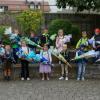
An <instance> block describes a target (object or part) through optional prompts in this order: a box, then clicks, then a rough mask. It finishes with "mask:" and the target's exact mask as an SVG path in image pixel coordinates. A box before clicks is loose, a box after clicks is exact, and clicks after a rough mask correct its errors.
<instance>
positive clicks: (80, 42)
mask: <svg viewBox="0 0 100 100" xmlns="http://www.w3.org/2000/svg"><path fill="white" fill-rule="evenodd" d="M87 40H88V38H87V37H86V38H83V37H82V38H81V39H80V40H79V41H78V43H77V45H76V48H79V47H80V46H81V45H82V44H86V42H87Z"/></svg>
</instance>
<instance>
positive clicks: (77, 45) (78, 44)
mask: <svg viewBox="0 0 100 100" xmlns="http://www.w3.org/2000/svg"><path fill="white" fill-rule="evenodd" d="M80 44H81V39H80V40H79V41H78V43H77V44H76V49H78V48H79V46H80Z"/></svg>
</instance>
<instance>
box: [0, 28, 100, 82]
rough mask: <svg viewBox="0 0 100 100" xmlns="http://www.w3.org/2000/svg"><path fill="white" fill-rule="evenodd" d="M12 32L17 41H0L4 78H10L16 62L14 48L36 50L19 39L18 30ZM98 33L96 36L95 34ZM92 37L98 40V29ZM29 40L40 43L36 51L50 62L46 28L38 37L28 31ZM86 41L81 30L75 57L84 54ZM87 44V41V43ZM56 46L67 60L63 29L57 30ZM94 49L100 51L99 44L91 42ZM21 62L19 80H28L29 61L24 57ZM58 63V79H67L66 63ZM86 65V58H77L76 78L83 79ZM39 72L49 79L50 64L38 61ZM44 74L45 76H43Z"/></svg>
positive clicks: (48, 38) (99, 38)
mask: <svg viewBox="0 0 100 100" xmlns="http://www.w3.org/2000/svg"><path fill="white" fill-rule="evenodd" d="M13 34H17V37H18V38H17V41H15V40H11V41H12V46H11V45H5V46H3V43H2V41H1V43H0V62H1V63H3V64H2V65H3V71H4V79H5V80H10V79H11V72H12V71H11V69H12V64H13V63H17V62H18V57H17V55H16V48H21V50H22V51H23V52H24V53H25V54H28V53H29V52H30V51H32V50H33V51H35V52H37V51H36V47H35V46H33V45H27V44H26V42H25V41H21V40H20V36H19V32H18V30H15V31H14V33H13ZM97 35H98V36H97ZM94 38H95V40H96V38H97V40H99V41H100V29H96V30H95V35H94ZM30 40H31V41H33V42H35V43H37V44H39V45H41V46H42V50H40V51H38V53H40V55H41V56H43V57H45V58H46V59H47V60H48V61H49V62H50V63H52V55H51V52H50V50H49V48H50V37H49V34H48V30H47V29H45V30H44V32H43V34H42V35H41V36H40V39H39V38H37V37H35V34H34V32H32V31H31V32H30ZM87 42H88V38H87V33H86V32H85V31H84V32H82V38H81V39H80V40H79V41H78V43H77V45H76V49H77V50H76V57H77V56H80V55H82V54H84V53H85V52H87V51H88V49H87V47H86V45H87ZM88 44H89V43H88ZM55 45H56V48H57V50H58V52H59V53H60V54H62V55H63V57H64V58H65V59H66V60H67V61H68V62H69V61H70V57H69V51H68V48H67V43H65V42H64V31H63V30H62V29H60V30H58V35H57V37H56V43H55ZM93 45H94V46H95V47H94V46H93V47H94V49H95V50H98V51H100V45H99V47H98V48H97V44H93ZM20 63H21V80H25V79H26V80H30V76H29V63H30V62H29V61H27V60H25V59H24V58H21V59H20ZM59 64H60V65H61V77H60V78H59V80H63V79H65V80H68V65H67V64H65V63H63V62H62V61H59ZM86 65H87V60H86V59H85V58H83V59H80V60H77V66H78V73H77V80H84V76H85V68H86ZM39 72H40V73H41V74H42V80H45V79H46V80H49V74H50V73H51V65H50V64H44V63H40V66H39ZM45 76H46V77H45Z"/></svg>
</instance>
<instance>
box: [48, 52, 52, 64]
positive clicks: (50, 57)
mask: <svg viewBox="0 0 100 100" xmlns="http://www.w3.org/2000/svg"><path fill="white" fill-rule="evenodd" d="M49 59H50V63H51V62H52V56H51V52H50V51H49Z"/></svg>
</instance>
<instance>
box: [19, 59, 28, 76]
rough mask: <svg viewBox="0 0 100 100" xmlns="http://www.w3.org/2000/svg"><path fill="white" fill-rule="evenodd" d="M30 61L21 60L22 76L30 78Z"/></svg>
mask: <svg viewBox="0 0 100 100" xmlns="http://www.w3.org/2000/svg"><path fill="white" fill-rule="evenodd" d="M28 64H29V62H28V61H26V60H21V77H24V78H28V77H29V66H28Z"/></svg>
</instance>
